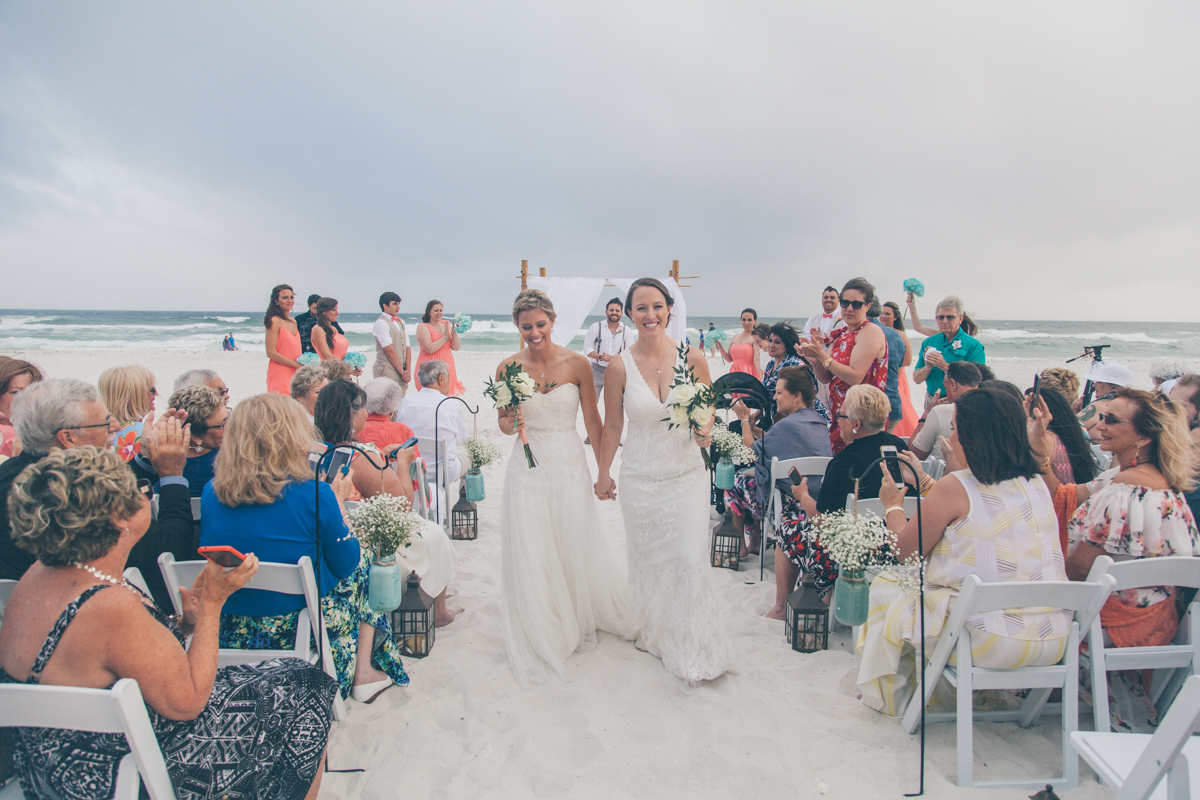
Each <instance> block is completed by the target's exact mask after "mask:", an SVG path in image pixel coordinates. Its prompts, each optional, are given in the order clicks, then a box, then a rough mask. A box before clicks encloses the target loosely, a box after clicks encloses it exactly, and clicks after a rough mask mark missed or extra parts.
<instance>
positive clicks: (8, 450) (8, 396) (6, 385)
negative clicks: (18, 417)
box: [0, 356, 46, 456]
mask: <svg viewBox="0 0 1200 800" xmlns="http://www.w3.org/2000/svg"><path fill="white" fill-rule="evenodd" d="M45 379H46V376H45V375H43V374H42V371H41V370H40V369H38V368H37V365H35V364H31V363H29V362H28V361H22V360H21V359H19V358H9V357H8V356H0V438H2V439H3V440H4V441H3V442H0V456H12V455H15V454H16V450H14V445H15V444H16V442H17V433H16V430H15V429H14V428H13V422H12V419H11V417H10V414H11V411H10V410H11V408H12V401H13V399H14V398H15V397H16V396H17V394H18V393H19V392H20V391H21V390H22V389H24V388H25V387H27V386H29V384H31V383H37V382H38V381H41V380H45Z"/></svg>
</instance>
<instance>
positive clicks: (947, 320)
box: [934, 314, 958, 322]
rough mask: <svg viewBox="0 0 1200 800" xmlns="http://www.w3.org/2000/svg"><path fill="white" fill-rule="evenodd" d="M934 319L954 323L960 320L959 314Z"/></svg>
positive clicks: (939, 316)
mask: <svg viewBox="0 0 1200 800" xmlns="http://www.w3.org/2000/svg"><path fill="white" fill-rule="evenodd" d="M934 319H936V320H937V321H938V322H953V321H954V320H956V319H958V314H938V315H937V316H936V317H934Z"/></svg>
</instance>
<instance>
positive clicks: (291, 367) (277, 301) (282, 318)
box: [263, 283, 300, 394]
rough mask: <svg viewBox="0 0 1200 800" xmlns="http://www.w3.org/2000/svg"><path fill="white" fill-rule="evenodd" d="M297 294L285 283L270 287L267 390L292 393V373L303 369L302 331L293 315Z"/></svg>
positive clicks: (267, 322) (267, 323) (267, 324)
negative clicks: (301, 353)
mask: <svg viewBox="0 0 1200 800" xmlns="http://www.w3.org/2000/svg"><path fill="white" fill-rule="evenodd" d="M295 303H296V295H295V293H294V292H293V291H292V287H290V286H288V285H287V284H286V283H283V284H280V285H279V286H276V287H275V288H274V289H272V290H271V303H270V305H268V306H267V315H266V316H265V317H263V325H264V326H265V327H266V329H267V358H269V359H271V360H270V362H268V364H267V391H268V392H276V393H278V394H290V393H291V385H292V376H293V375H295V374H296V370H298V369H300V362H299V361H298V360H297V359H299V358H300V331H299V330H298V329H297V328H296V322H295V320H293V319H292V316H291V315H292V306H293V305H295Z"/></svg>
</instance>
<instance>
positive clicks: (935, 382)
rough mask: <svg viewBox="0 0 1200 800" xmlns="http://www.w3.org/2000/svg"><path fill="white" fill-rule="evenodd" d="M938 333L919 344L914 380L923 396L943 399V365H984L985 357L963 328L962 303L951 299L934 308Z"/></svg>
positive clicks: (944, 390) (944, 375) (976, 342)
mask: <svg viewBox="0 0 1200 800" xmlns="http://www.w3.org/2000/svg"><path fill="white" fill-rule="evenodd" d="M936 313H937V324H938V333H937V334H936V335H934V336H930V337H929V338H928V339H926V340H925V341H924V342H922V343H921V352H920V353H918V354H917V367H916V370H915V371H914V372H913V380H914V381H916V382H917V383H923V384H925V392H926V394H929V395H932V396H934V397H945V396H946V388H945V386H943V384H942V381H943V379H944V378H945V377H946V365H947V364H948V363H950V362H951V361H973V362H974V363H976V364H983V363H984V362H986V361H987V357H986V355H985V354H984V352H983V345H982V344H980V343H979V340H978V339H976V338H975V337H974V336H971V335H970V334H968V333H967V331H966V330H965V328H964V327H963V302H962V300H960V299H958V298H957V297H955V296H954V295H950V296H949V297H946V298H945V299H943V300H942V302H940V303H938V305H937V312H936ZM913 324H914V326H915V325H916V322H915V321H914V322H913Z"/></svg>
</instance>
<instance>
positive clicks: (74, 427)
mask: <svg viewBox="0 0 1200 800" xmlns="http://www.w3.org/2000/svg"><path fill="white" fill-rule="evenodd" d="M110 425H112V414H109V415H108V416H107V417H105V418H104V422H97V423H96V424H95V425H71V426H69V427H66V428H59V429H58V430H56V431H55V433H60V432H62V431H82V430H87V429H88V428H107V427H109V426H110Z"/></svg>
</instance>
